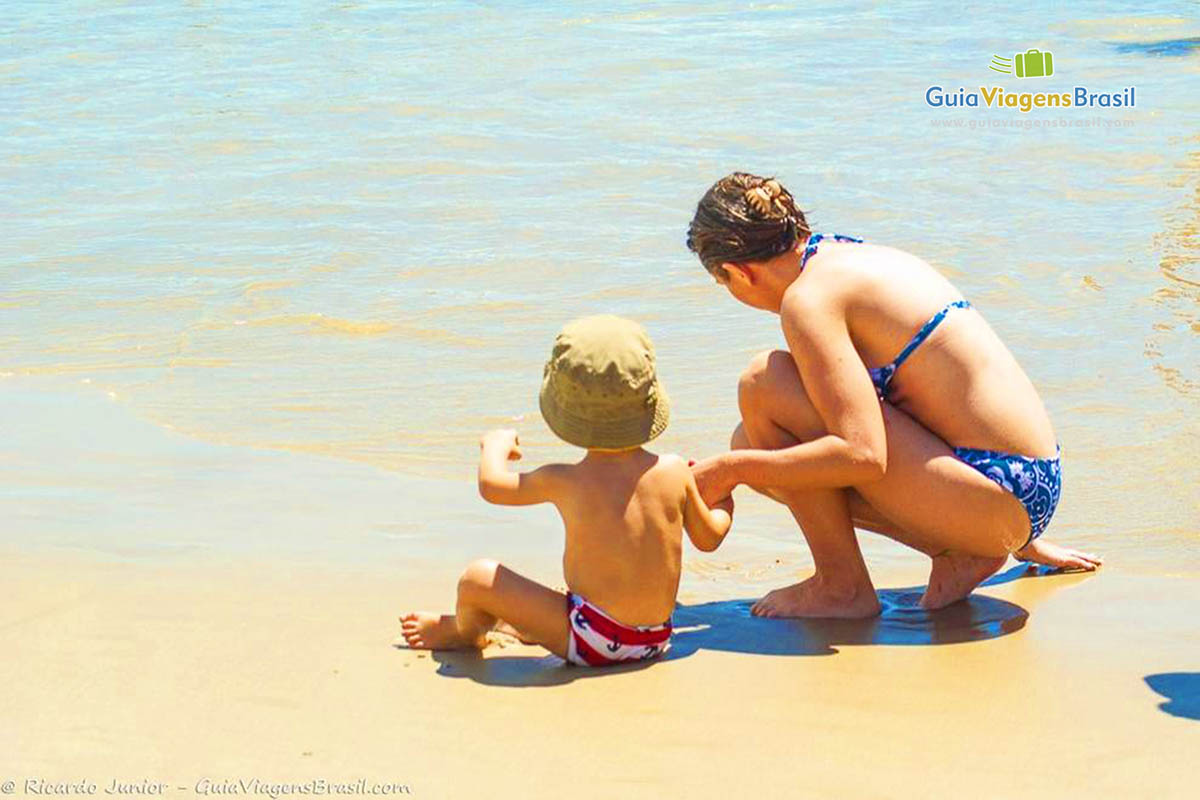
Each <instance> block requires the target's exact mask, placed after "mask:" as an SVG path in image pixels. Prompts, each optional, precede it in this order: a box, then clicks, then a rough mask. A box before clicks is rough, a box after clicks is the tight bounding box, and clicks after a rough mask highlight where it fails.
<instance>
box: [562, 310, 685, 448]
mask: <svg viewBox="0 0 1200 800" xmlns="http://www.w3.org/2000/svg"><path fill="white" fill-rule="evenodd" d="M539 400H540V406H541V409H542V416H543V417H544V418H545V420H546V424H547V425H549V426H550V430H552V431H554V433H555V434H556V435H557V436H558V437H559V438H561V439H562V440H563V441H565V442H568V443H569V444H573V445H576V446H578V447H588V448H597V449H604V450H624V449H628V448H632V447H637V446H639V445H643V444H645V443H646V442H648V441H650V440H651V439H653V438H654V437H656V436H658V435H659V434H660V433H662V432H663V430H664V429H666V427H667V420H668V418H669V417H670V413H671V410H670V401H669V400H668V398H667V393H666V392H665V391H664V390H663V386H662V383H661V382H659V380H658V376H657V374H656V373H655V367H654V345H653V344H652V343H651V341H650V337H649V336H647V335H646V331H645V330H644V329H643V328H642V326H641V325H638V324H637V323H636V322H634V321H632V320H628V319H625V318H623V317H617V316H613V315H611V314H600V315H597V316H591V317H583V318H581V319H577V320H574V321H572V322H569V323H567V324H566V325H565V326H564V327H563V329H562V331H561V332H560V333H559V334H558V336H557V337H556V338H555V340H554V349H553V350H552V351H551V353H550V360H549V361H547V362H546V368H545V372H544V377H543V380H542V391H541V396H540V398H539Z"/></svg>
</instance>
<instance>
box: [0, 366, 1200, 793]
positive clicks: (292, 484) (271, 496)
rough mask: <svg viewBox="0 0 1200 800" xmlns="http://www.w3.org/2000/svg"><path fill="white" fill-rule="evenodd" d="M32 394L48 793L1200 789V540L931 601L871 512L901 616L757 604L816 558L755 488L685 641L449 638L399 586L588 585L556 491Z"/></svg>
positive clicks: (6, 617) (698, 600) (4, 734)
mask: <svg viewBox="0 0 1200 800" xmlns="http://www.w3.org/2000/svg"><path fill="white" fill-rule="evenodd" d="M0 416H3V418H5V419H10V420H19V421H20V422H21V425H20V426H17V427H14V428H11V429H9V431H8V432H7V435H6V436H5V437H4V439H3V442H2V445H0V515H2V517H3V519H5V521H6V526H7V528H6V530H7V533H8V534H9V535H10V536H11V538H8V537H6V538H5V540H4V543H3V545H0V568H2V569H3V574H4V575H5V581H4V600H5V602H4V603H3V604H0V653H3V654H4V657H3V658H2V659H0V685H3V686H5V687H7V691H5V692H4V693H3V694H0V718H2V719H4V721H5V724H4V726H3V728H0V779H12V780H16V781H18V792H17V793H18V794H20V787H21V786H23V783H21V782H23V781H24V780H26V779H28V778H40V779H42V780H45V781H79V780H90V781H93V782H95V783H96V784H97V785H98V786H99V787H100V789H101V790H103V787H105V786H107V785H108V784H109V782H110V781H112V780H114V779H116V780H119V781H123V782H127V783H133V784H139V782H141V781H144V780H149V781H163V782H165V783H166V784H167V785H168V786H170V787H183V788H182V789H179V788H172V789H171V790H170V791H171V792H172V793H175V794H177V795H179V796H184V795H187V794H201V792H200V791H198V788H197V787H198V786H205V785H207V786H210V787H211V786H217V787H224V786H230V785H231V784H230V783H229V782H230V781H232V782H233V784H236V785H239V786H240V784H238V782H239V781H253V780H254V779H258V780H259V781H261V782H263V783H267V784H277V783H296V782H303V781H306V780H310V779H316V778H321V779H323V780H325V781H327V782H331V783H346V784H353V783H354V782H355V781H358V780H360V779H365V780H368V781H371V782H385V781H386V782H395V783H398V784H401V785H404V786H407V787H408V788H409V790H410V791H411V794H412V796H416V797H450V796H461V795H464V794H467V793H479V794H481V795H482V794H489V795H495V796H501V797H514V796H520V797H557V796H561V795H563V794H564V793H566V794H570V795H571V796H575V797H585V798H586V797H597V798H608V797H612V796H614V795H617V794H620V795H623V796H632V797H656V798H657V797H664V796H685V795H686V796H694V797H729V796H765V797H777V796H816V795H818V794H819V795H826V796H836V797H888V796H898V795H905V796H908V795H912V794H913V793H920V794H923V795H931V796H947V795H952V794H961V795H962V796H971V797H1014V796H1018V797H1022V798H1028V797H1063V796H1081V795H1082V796H1090V797H1129V796H1153V797H1184V796H1191V794H1192V792H1193V791H1194V785H1193V784H1194V755H1195V753H1196V752H1197V747H1198V746H1200V709H1198V708H1197V706H1198V703H1200V686H1198V685H1197V682H1198V680H1200V672H1198V670H1200V634H1198V633H1197V629H1196V625H1195V609H1196V608H1197V607H1200V581H1198V580H1197V578H1198V577H1200V575H1197V574H1196V571H1195V569H1194V568H1193V567H1192V566H1191V561H1190V560H1189V559H1188V558H1176V559H1168V560H1166V561H1164V562H1163V563H1169V564H1170V566H1167V567H1164V568H1160V569H1156V570H1153V571H1151V570H1148V569H1147V568H1146V566H1145V562H1144V560H1143V561H1139V562H1136V564H1134V565H1132V566H1131V565H1129V564H1125V563H1124V561H1125V559H1124V556H1125V555H1126V550H1125V549H1123V548H1122V547H1121V546H1120V543H1119V542H1116V541H1114V542H1113V547H1112V549H1110V550H1108V551H1107V555H1108V556H1109V561H1108V565H1107V566H1105V567H1104V569H1103V570H1102V571H1101V572H1100V573H1099V574H1095V575H1057V576H1056V575H1042V574H1038V573H1030V572H1028V571H1026V570H1025V568H1023V567H1020V566H1016V565H1010V566H1009V567H1008V568H1007V569H1006V570H1004V571H1002V572H1001V573H1000V574H999V575H998V576H997V577H996V578H994V579H993V580H992V581H990V582H989V585H987V586H985V587H984V588H983V589H982V590H980V591H979V592H978V593H976V595H974V596H973V597H972V599H971V600H970V601H969V602H967V603H962V604H959V605H956V606H952V607H950V608H947V609H945V610H943V611H941V612H938V613H936V614H932V615H931V614H927V613H925V612H923V611H921V610H919V609H918V608H916V606H915V603H916V599H917V597H918V595H919V592H920V584H921V583H922V582H923V580H924V578H925V571H924V570H925V562H924V559H922V558H921V557H919V556H915V555H913V554H911V553H907V552H905V551H903V549H902V548H899V547H898V546H896V545H892V544H889V543H887V542H886V541H885V540H882V539H880V538H878V537H874V536H865V535H864V537H862V538H863V544H864V550H865V552H866V553H867V557H868V561H869V562H870V563H871V564H872V568H873V574H874V575H875V577H876V583H877V586H879V587H880V591H881V595H882V598H883V600H884V602H885V606H886V608H887V610H886V611H885V613H884V615H883V616H882V617H881V618H879V619H877V620H871V621H866V622H829V621H826V622H793V621H777V620H776V621H773V620H759V619H755V618H752V617H750V616H749V615H748V606H749V603H750V601H751V600H752V599H753V598H755V597H757V596H759V595H761V594H762V593H763V592H765V591H766V590H767V589H769V588H772V587H773V586H776V585H780V584H782V583H784V582H787V581H790V580H794V579H795V578H796V577H798V576H800V575H803V574H804V573H805V572H806V570H807V569H808V562H807V560H806V559H807V554H806V553H805V551H804V549H803V548H802V547H801V546H800V545H799V544H798V542H795V541H787V540H786V538H784V537H781V536H780V533H779V530H778V528H779V526H783V525H786V524H788V523H787V520H785V519H783V518H782V515H781V514H780V512H779V510H778V509H775V513H774V514H773V515H771V514H769V513H766V514H764V515H761V519H760V516H759V515H758V512H756V511H755V507H754V502H753V499H752V498H753V496H752V495H749V494H747V495H746V496H745V497H746V502H739V517H738V520H737V522H736V523H735V535H732V536H731V537H730V539H729V540H728V541H727V542H726V544H725V545H724V546H722V548H721V549H720V550H719V551H717V552H716V553H713V554H700V553H697V552H695V551H693V550H691V549H690V548H689V549H688V550H687V551H686V554H685V569H684V578H683V584H682V589H681V594H680V606H679V608H678V609H677V612H676V614H675V617H674V619H675V623H676V626H677V630H678V633H677V635H676V637H675V643H674V648H673V650H672V652H671V655H670V658H668V659H667V660H666V661H665V662H663V663H656V664H653V665H650V666H647V667H645V668H640V669H633V670H623V671H607V672H606V671H585V670H580V669H576V668H568V667H565V666H564V665H563V664H562V663H561V662H560V661H558V660H557V659H556V658H554V657H552V656H548V655H546V654H545V653H544V651H541V650H539V649H537V648H530V647H525V646H521V645H519V644H517V643H514V642H511V641H508V642H504V641H501V642H498V643H497V644H496V645H494V646H493V647H491V648H489V649H488V650H487V651H486V652H485V653H483V655H482V657H479V656H474V655H467V654H461V653H457V654H429V653H417V652H412V651H407V650H403V649H398V648H396V647H394V646H393V642H394V640H395V637H396V636H397V634H398V623H397V622H396V617H397V615H398V614H399V613H401V612H402V611H406V610H410V609H433V610H448V609H449V608H450V606H451V603H452V601H453V587H454V582H455V578H456V577H457V575H458V572H459V571H460V570H461V568H462V566H463V565H464V564H465V563H466V561H467V560H468V559H469V558H472V557H477V556H494V557H498V558H501V559H503V560H504V561H505V562H506V563H508V564H510V565H511V566H513V567H514V568H516V569H519V570H521V571H523V572H526V573H527V574H529V575H531V576H532V577H535V578H537V579H539V580H542V581H545V582H548V583H550V584H557V583H559V582H560V574H561V573H560V572H559V570H560V567H559V564H558V559H559V557H560V553H561V532H560V527H559V525H560V524H559V523H558V522H557V520H556V519H555V518H554V512H553V511H552V510H551V509H540V508H531V509H524V510H516V509H497V508H494V507H490V506H487V505H486V504H485V503H483V502H482V501H481V500H479V498H478V497H477V496H476V495H475V492H474V486H473V483H472V482H471V481H470V480H469V476H465V475H464V476H463V478H462V479H461V480H459V481H454V482H447V481H437V480H430V479H426V478H421V477H416V476H412V475H406V474H401V473H390V472H385V471H382V470H378V469H375V468H373V467H369V466H367V465H363V464H355V463H349V462H344V461H339V460H336V459H329V458H322V457H319V456H316V455H309V454H295V453H280V452H273V451H258V450H252V449H248V448H244V447H229V446H220V445H215V444H212V443H207V442H199V441H195V440H193V439H190V438H188V437H186V436H183V435H182V434H180V433H177V432H173V431H169V430H165V429H163V428H161V427H158V426H155V425H152V424H150V423H148V422H146V421H144V420H141V419H139V418H137V417H136V416H135V415H133V414H132V413H130V411H129V410H128V409H127V408H125V407H124V406H123V405H122V404H121V403H120V402H119V398H111V397H107V396H105V395H104V394H101V393H98V392H89V391H87V390H86V388H85V389H80V388H78V384H73V385H67V384H64V383H63V382H62V381H56V380H41V379H38V380H33V379H29V380H20V381H9V382H8V383H7V385H6V391H5V392H4V393H3V394H0ZM764 502H766V501H764ZM767 511H770V509H767ZM756 520H758V521H757V522H756ZM756 526H760V527H761V526H769V527H771V528H773V529H774V530H771V531H769V533H770V535H769V536H767V535H761V536H760V535H759V533H760V531H759V528H758V527H756ZM204 781H208V782H209V783H207V784H205V783H203V782H204ZM228 795H229V792H228V791H226V792H225V793H224V794H223V795H222V796H228ZM250 795H251V796H260V795H258V794H256V793H255V792H253V791H251V792H250ZM206 796H214V795H211V794H210V795H206ZM262 796H265V795H262Z"/></svg>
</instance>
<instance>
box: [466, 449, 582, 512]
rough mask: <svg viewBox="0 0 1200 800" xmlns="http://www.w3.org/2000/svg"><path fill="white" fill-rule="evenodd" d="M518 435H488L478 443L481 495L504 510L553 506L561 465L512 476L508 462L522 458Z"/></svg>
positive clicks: (551, 465) (513, 473) (543, 467)
mask: <svg viewBox="0 0 1200 800" xmlns="http://www.w3.org/2000/svg"><path fill="white" fill-rule="evenodd" d="M518 445H519V442H518V440H517V432H516V431H514V430H494V431H488V432H487V433H485V434H484V435H483V438H482V439H480V440H479V449H480V453H479V495H480V496H481V497H482V498H483V499H484V500H487V501H488V502H489V503H495V504H497V505H501V506H528V505H533V504H534V503H546V502H552V501H553V500H554V497H555V495H556V494H557V490H558V485H559V479H560V477H561V471H562V465H561V464H546V465H545V466H541V467H538V468H537V469H535V470H533V471H532V472H509V470H508V467H507V466H506V462H508V461H516V460H518V459H520V457H521V448H520V447H519V446H518Z"/></svg>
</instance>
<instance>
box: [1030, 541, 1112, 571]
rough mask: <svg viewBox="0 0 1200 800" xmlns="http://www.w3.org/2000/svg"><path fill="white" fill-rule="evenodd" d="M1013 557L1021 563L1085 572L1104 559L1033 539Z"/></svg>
mask: <svg viewBox="0 0 1200 800" xmlns="http://www.w3.org/2000/svg"><path fill="white" fill-rule="evenodd" d="M1013 555H1014V556H1016V557H1017V558H1019V559H1021V560H1022V561H1032V562H1034V563H1036V564H1045V565H1046V566H1047V567H1056V568H1058V569H1081V570H1085V571H1087V572H1092V571H1094V570H1095V569H1096V567H1098V566H1100V565H1101V564H1103V563H1104V559H1102V558H1100V557H1099V556H1094V555H1092V554H1091V553H1085V552H1083V551H1081V550H1072V549H1071V548H1069V547H1059V546H1058V545H1056V544H1054V543H1053V542H1047V541H1045V540H1044V539H1034V540H1033V541H1032V542H1030V543H1029V544H1027V545H1026V546H1025V547H1023V548H1021V549H1020V550H1018V551H1017V552H1015V553H1013Z"/></svg>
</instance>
